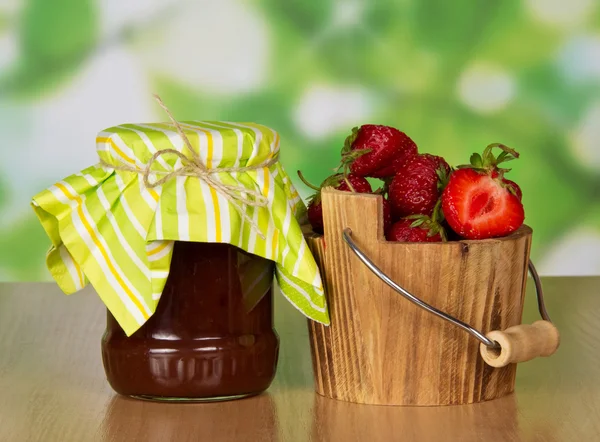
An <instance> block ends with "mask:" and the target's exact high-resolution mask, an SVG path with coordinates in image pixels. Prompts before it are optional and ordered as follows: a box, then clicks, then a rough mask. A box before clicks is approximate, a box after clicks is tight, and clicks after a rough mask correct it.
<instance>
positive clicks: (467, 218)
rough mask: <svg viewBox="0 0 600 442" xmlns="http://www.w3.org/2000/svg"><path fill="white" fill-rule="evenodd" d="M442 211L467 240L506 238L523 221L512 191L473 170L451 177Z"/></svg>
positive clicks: (521, 210)
mask: <svg viewBox="0 0 600 442" xmlns="http://www.w3.org/2000/svg"><path fill="white" fill-rule="evenodd" d="M442 209H443V212H444V215H445V217H446V221H447V222H448V224H449V225H450V227H451V228H452V230H454V231H455V232H456V233H458V234H459V235H460V236H462V237H464V238H467V239H484V238H496V237H500V236H506V235H509V234H511V233H513V232H514V231H516V230H517V229H518V228H519V227H521V226H522V225H523V222H524V220H525V211H524V208H523V204H522V203H521V201H520V199H519V196H518V195H515V192H514V190H513V191H511V188H510V186H509V185H507V184H506V183H504V182H503V180H502V178H501V177H498V178H492V176H491V175H489V174H486V173H483V172H481V171H477V170H474V169H461V170H457V171H456V172H454V173H453V174H452V176H451V177H450V181H449V183H448V186H447V187H446V189H445V190H444V193H443V195H442Z"/></svg>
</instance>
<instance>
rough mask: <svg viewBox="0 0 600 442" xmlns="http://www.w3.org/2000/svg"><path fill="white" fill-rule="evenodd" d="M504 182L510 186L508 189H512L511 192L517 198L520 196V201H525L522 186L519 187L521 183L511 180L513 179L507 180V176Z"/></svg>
mask: <svg viewBox="0 0 600 442" xmlns="http://www.w3.org/2000/svg"><path fill="white" fill-rule="evenodd" d="M502 182H503V183H504V184H506V185H507V186H508V189H509V190H511V192H512V193H513V194H514V195H515V196H516V197H517V198H519V201H523V191H522V190H521V188H520V187H519V185H518V184H517V183H515V182H514V181H511V180H507V179H506V178H503V179H502Z"/></svg>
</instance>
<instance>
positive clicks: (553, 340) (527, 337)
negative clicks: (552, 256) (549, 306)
mask: <svg viewBox="0 0 600 442" xmlns="http://www.w3.org/2000/svg"><path fill="white" fill-rule="evenodd" d="M342 235H343V238H344V241H345V242H346V244H347V245H348V247H350V249H351V250H352V251H353V252H354V254H355V255H356V256H357V257H358V259H360V260H361V261H362V263H363V264H364V265H366V266H367V268H368V269H369V270H371V272H373V273H374V274H375V275H376V276H377V277H378V278H379V279H381V280H382V281H383V282H385V283H386V284H387V285H388V286H390V287H391V288H392V289H393V290H394V291H395V292H397V293H399V294H400V295H402V296H403V297H405V298H406V299H408V300H409V301H411V302H412V303H413V304H416V305H417V306H419V307H420V308H422V309H423V310H426V311H428V312H429V313H432V314H434V315H435V316H437V317H439V318H441V319H443V320H445V321H447V322H449V323H451V324H453V325H455V326H456V327H459V328H460V329H462V330H464V331H465V332H467V333H469V334H470V335H471V336H473V337H474V338H476V339H477V340H479V341H480V342H481V344H480V353H481V356H482V357H483V359H484V361H485V362H486V363H487V364H489V365H491V366H492V367H504V366H506V365H508V364H511V363H517V362H525V361H529V360H531V359H534V358H536V357H540V356H550V355H552V354H554V353H555V352H556V350H557V349H558V346H559V343H560V335H559V333H558V330H557V328H556V327H555V326H554V325H553V324H552V322H551V320H550V316H549V315H548V311H547V310H546V305H545V303H544V292H543V290H542V282H541V280H540V277H539V275H538V272H537V270H536V269H535V266H534V265H533V262H531V260H530V261H529V272H530V273H531V276H532V277H533V281H534V283H535V291H536V295H537V302H538V309H539V311H540V315H541V316H542V319H543V320H542V321H537V322H534V323H533V324H532V325H517V326H513V327H510V328H508V329H506V330H505V331H492V332H489V333H488V334H487V335H486V334H484V333H482V332H480V331H479V330H477V329H475V328H473V327H472V326H470V325H469V324H467V323H466V322H463V321H461V320H460V319H457V318H455V317H454V316H452V315H449V314H448V313H445V312H443V311H441V310H439V309H437V308H435V307H433V306H432V305H429V304H428V303H426V302H425V301H423V300H422V299H420V298H418V297H417V296H415V295H413V294H412V293H410V292H409V291H408V290H406V289H405V288H403V287H402V286H400V285H398V284H397V283H396V282H394V281H393V280H392V279H391V278H390V277H389V276H387V275H386V274H385V273H384V272H383V271H382V270H381V269H380V268H379V267H377V266H376V265H375V263H373V261H371V259H370V258H369V257H368V256H367V255H365V253H364V252H363V251H362V250H361V249H360V248H359V247H358V246H357V245H356V243H355V242H354V241H353V240H352V230H351V229H350V228H346V229H344V231H343V233H342Z"/></svg>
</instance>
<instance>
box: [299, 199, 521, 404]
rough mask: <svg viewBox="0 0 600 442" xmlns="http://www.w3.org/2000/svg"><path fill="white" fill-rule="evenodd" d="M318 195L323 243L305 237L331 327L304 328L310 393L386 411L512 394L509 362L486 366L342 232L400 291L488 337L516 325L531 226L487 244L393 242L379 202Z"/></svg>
mask: <svg viewBox="0 0 600 442" xmlns="http://www.w3.org/2000/svg"><path fill="white" fill-rule="evenodd" d="M322 197H323V214H324V220H325V236H324V238H325V239H326V244H324V238H323V237H322V236H316V235H314V234H313V235H310V234H309V235H307V241H308V244H309V247H310V249H311V250H312V252H313V254H314V255H315V258H316V259H317V262H318V264H319V267H320V268H321V270H322V273H323V279H324V281H325V286H326V289H327V296H328V302H329V306H330V313H331V321H332V322H331V326H329V327H324V326H322V325H320V324H317V323H313V322H309V331H310V336H311V348H312V355H313V366H314V370H315V388H316V390H317V392H318V393H319V394H321V395H323V396H327V397H332V398H336V399H340V400H346V401H350V402H358V403H367V404H388V405H449V404H466V403H473V402H480V401H484V400H490V399H494V398H497V397H501V396H504V395H506V394H508V393H510V392H512V391H513V389H514V382H515V374H516V366H515V365H510V366H507V367H504V368H500V369H495V368H491V367H489V366H488V365H487V364H485V363H484V362H483V360H482V359H481V357H480V356H479V341H477V340H476V339H474V338H472V337H471V336H469V335H467V334H466V333H465V332H464V331H462V330H460V329H458V328H456V327H455V326H453V325H451V324H448V323H446V322H444V321H442V320H441V319H439V318H437V317H435V316H433V315H431V314H430V313H428V312H425V311H423V310H421V309H420V308H418V307H417V306H415V305H413V304H412V303H410V302H409V301H408V300H406V299H404V298H403V297H401V296H400V295H398V294H397V293H395V292H394V291H393V290H392V289H390V288H389V287H388V286H387V285H385V284H384V283H383V282H381V281H380V280H379V279H378V278H377V277H376V276H375V275H373V274H372V273H371V272H370V271H369V270H368V269H367V268H366V267H365V266H364V265H363V264H362V263H361V262H360V261H359V260H358V258H356V256H354V254H353V253H352V251H351V250H350V249H349V248H348V246H347V245H346V244H345V243H344V241H343V239H342V231H343V229H344V228H345V227H349V228H351V229H352V236H353V239H354V240H355V242H356V243H357V244H358V246H359V247H361V249H362V250H363V251H364V252H365V253H366V254H367V255H368V256H369V257H370V258H371V259H372V260H373V261H374V262H375V263H376V265H378V266H379V267H380V268H381V269H382V270H383V271H385V272H386V273H387V274H388V275H389V276H390V277H391V278H392V279H393V280H394V281H396V282H397V283H399V284H400V285H402V286H403V287H404V288H405V289H407V290H408V291H410V292H412V293H413V294H415V295H416V296H418V297H420V298H421V299H423V300H424V301H425V302H428V303H429V304H431V305H433V306H435V307H437V308H439V309H442V310H444V311H446V312H447V313H450V314H451V315H453V316H455V317H457V318H459V319H461V320H463V321H465V322H468V323H469V324H471V325H473V326H474V327H475V328H477V329H479V330H481V331H483V332H484V333H487V332H488V331H491V330H503V329H506V328H508V327H510V326H513V325H517V324H520V323H521V315H522V309H523V296H524V293H525V284H526V281H527V262H528V259H529V250H530V244H531V233H532V232H531V229H530V228H529V227H522V228H521V229H520V230H519V231H517V232H516V233H515V234H513V235H511V236H510V237H507V238H500V239H493V240H484V241H458V242H449V243H445V244H441V243H439V244H438V243H431V244H403V243H390V242H386V241H385V239H384V237H383V227H382V226H381V225H380V222H379V220H381V219H382V216H381V211H382V207H381V203H380V197H378V196H374V195H364V194H351V193H348V192H339V191H335V190H332V189H325V190H323V193H322Z"/></svg>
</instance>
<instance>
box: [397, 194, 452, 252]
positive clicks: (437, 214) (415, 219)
mask: <svg viewBox="0 0 600 442" xmlns="http://www.w3.org/2000/svg"><path fill="white" fill-rule="evenodd" d="M443 222H444V214H443V213H442V202H441V200H440V201H438V202H437V203H436V205H435V208H434V209H433V214H432V215H431V216H427V215H411V216H407V217H406V218H403V219H401V220H400V221H398V222H397V223H395V224H393V225H392V227H391V228H390V230H388V232H387V234H386V238H387V240H388V241H400V242H441V241H447V236H446V229H445V228H444V227H443V225H442V223H443Z"/></svg>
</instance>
